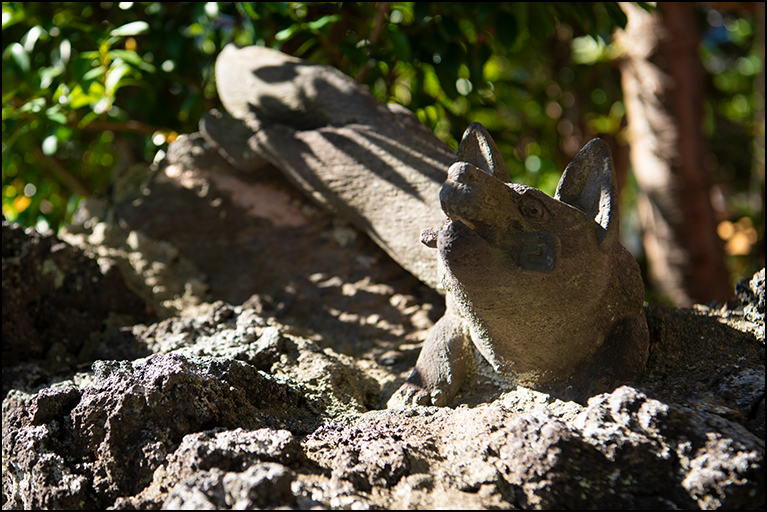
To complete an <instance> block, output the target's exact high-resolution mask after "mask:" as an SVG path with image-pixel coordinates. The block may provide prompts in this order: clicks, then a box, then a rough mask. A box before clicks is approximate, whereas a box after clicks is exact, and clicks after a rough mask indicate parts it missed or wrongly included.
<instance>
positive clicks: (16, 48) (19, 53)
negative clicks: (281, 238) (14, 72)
mask: <svg viewBox="0 0 767 512" xmlns="http://www.w3.org/2000/svg"><path fill="white" fill-rule="evenodd" d="M8 49H9V51H10V52H11V57H13V60H15V61H16V64H18V65H19V67H20V68H21V70H22V71H23V72H25V73H26V72H27V71H29V54H28V53H27V51H26V50H25V49H24V47H23V46H21V45H20V44H19V43H11V45H10V46H9V48H8Z"/></svg>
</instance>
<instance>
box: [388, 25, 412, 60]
mask: <svg viewBox="0 0 767 512" xmlns="http://www.w3.org/2000/svg"><path fill="white" fill-rule="evenodd" d="M389 40H390V41H391V44H392V47H393V48H394V55H395V56H396V57H397V59H399V60H402V61H405V62H409V61H410V55H411V52H410V43H409V42H408V40H407V37H406V36H405V34H403V33H402V32H400V31H399V29H398V28H397V27H396V26H392V25H390V26H389Z"/></svg>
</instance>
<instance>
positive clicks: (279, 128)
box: [208, 45, 453, 289]
mask: <svg viewBox="0 0 767 512" xmlns="http://www.w3.org/2000/svg"><path fill="white" fill-rule="evenodd" d="M216 85H217V87H218V93H219V97H220V98H221V102H222V103H223V104H224V106H225V107H226V109H227V111H228V112H229V113H230V114H231V115H232V116H233V117H235V118H237V119H239V120H242V122H244V123H245V124H246V125H247V126H248V127H249V128H250V129H251V130H253V132H254V134H253V136H252V137H251V139H250V148H251V149H252V150H253V151H255V152H256V153H257V154H259V155H262V156H263V157H264V158H266V159H267V160H269V161H270V162H271V163H273V164H274V165H275V166H277V167H278V168H280V170H282V171H283V172H285V173H286V175H287V176H288V177H289V178H290V179H291V180H292V181H293V183H295V184H296V185H297V186H298V187H299V188H300V189H302V190H303V191H304V192H305V193H306V194H307V195H308V196H309V197H311V198H312V199H313V200H314V201H316V202H317V203H319V204H320V205H322V206H323V207H326V208H328V209H330V210H332V211H333V212H335V213H336V214H337V215H339V216H341V217H342V218H344V219H346V220H348V221H349V222H351V223H352V224H354V225H355V226H357V227H358V228H360V229H362V230H364V231H365V232H367V233H368V235H370V237H371V238H373V240H375V241H376V243H377V244H378V245H379V246H381V247H382V248H383V249H384V250H385V251H386V252H387V253H388V254H389V256H391V257H392V258H393V259H394V260H395V261H396V262H397V263H399V264H400V265H402V266H403V267H404V268H405V269H407V270H408V271H409V272H411V273H412V274H413V275H414V276H416V277H418V278H419V279H420V280H421V281H423V282H424V283H426V284H428V285H429V286H431V287H433V288H435V289H441V285H440V282H439V280H438V278H437V259H436V255H435V254H434V253H433V252H431V251H429V250H428V249H427V248H426V247H423V246H422V245H421V244H419V243H417V242H418V240H419V235H420V232H421V230H422V229H423V228H424V227H425V226H429V225H438V224H440V223H441V222H442V219H443V218H444V216H443V214H442V212H441V210H440V209H439V203H438V196H437V194H438V192H439V188H440V187H441V186H442V182H443V181H444V179H445V171H446V169H447V167H448V166H449V165H450V163H451V162H452V160H453V152H452V151H451V150H450V149H449V148H448V147H447V146H446V145H445V144H444V143H442V142H441V141H439V139H437V138H436V137H435V136H434V134H433V133H431V132H430V131H429V130H427V129H426V128H425V127H424V126H423V125H422V124H421V123H420V122H419V121H418V120H417V119H416V118H415V117H414V116H413V114H412V113H410V112H409V111H407V110H406V109H404V108H402V107H398V106H396V105H391V106H388V107H387V106H384V105H381V104H380V103H379V102H378V101H377V100H376V99H375V98H374V97H373V96H372V95H371V94H370V93H369V92H367V91H366V90H364V89H362V88H360V87H359V86H357V84H356V83H355V82H354V81H353V80H352V79H350V78H349V77H347V76H345V75H344V74H343V73H341V72H339V71H338V70H336V69H333V68H331V67H329V66H322V65H317V64H313V63H310V62H307V61H304V60H301V59H296V58H295V57H290V56H288V55H285V54H283V53H281V52H278V51H275V50H271V49H268V48H263V47H258V46H250V47H246V48H242V49H237V48H236V47H235V46H234V45H229V46H227V47H226V48H225V49H224V50H223V51H222V52H221V54H220V55H219V57H218V59H217V60H216ZM233 129H234V128H233ZM208 131H209V132H210V130H208ZM214 137H215V136H214ZM219 138H220V137H219Z"/></svg>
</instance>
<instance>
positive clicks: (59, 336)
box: [2, 222, 146, 396]
mask: <svg viewBox="0 0 767 512" xmlns="http://www.w3.org/2000/svg"><path fill="white" fill-rule="evenodd" d="M2 257H3V368H4V370H3V396H5V394H6V393H7V392H8V389H9V387H10V386H11V385H14V383H13V381H14V379H15V377H16V375H17V374H16V373H15V372H14V371H13V370H12V369H10V370H9V371H6V370H5V368H6V367H9V366H13V365H16V364H18V363H20V362H27V363H30V364H39V365H42V366H43V367H44V368H45V370H47V371H54V372H55V371H58V370H60V369H69V368H70V367H71V366H73V365H77V364H80V363H82V362H84V361H89V360H91V361H92V360H93V359H92V356H93V352H94V350H97V346H98V343H99V341H100V339H101V335H102V333H106V334H108V335H117V333H118V329H119V328H120V327H121V326H124V325H133V324H134V323H137V322H140V321H143V320H144V319H145V318H146V311H145V305H144V303H143V302H142V301H141V299H139V298H138V297H137V296H136V295H135V294H134V293H133V292H131V291H130V290H129V289H128V288H127V287H126V286H125V283H124V282H123V278H122V275H121V274H120V271H119V270H118V268H117V267H116V266H115V265H113V264H109V263H107V262H104V265H103V267H102V266H100V265H99V263H98V262H96V261H94V260H92V259H90V258H88V257H87V256H86V255H85V254H83V252H82V251H80V250H78V249H75V248H73V247H72V246H70V245H69V244H67V243H64V242H62V241H61V240H59V239H58V238H56V237H55V236H42V235H40V234H38V233H36V232H35V231H34V230H27V231H24V230H23V229H22V228H21V227H19V226H11V225H9V224H8V223H7V222H3V251H2ZM130 355H131V357H139V356H141V355H146V352H143V353H142V348H141V347H135V350H133V351H131V354H130ZM107 357H109V356H107ZM15 385H18V383H16V384H15Z"/></svg>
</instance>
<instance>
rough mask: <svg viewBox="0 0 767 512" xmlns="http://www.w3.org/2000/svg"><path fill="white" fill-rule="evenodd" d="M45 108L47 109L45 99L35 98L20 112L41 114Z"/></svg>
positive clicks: (22, 107) (24, 105)
mask: <svg viewBox="0 0 767 512" xmlns="http://www.w3.org/2000/svg"><path fill="white" fill-rule="evenodd" d="M43 107H45V98H35V99H33V100H29V101H28V102H26V103H25V104H23V105H22V106H21V108H20V109H19V112H22V113H23V112H33V113H35V112H40V111H41V110H42V109H43Z"/></svg>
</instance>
